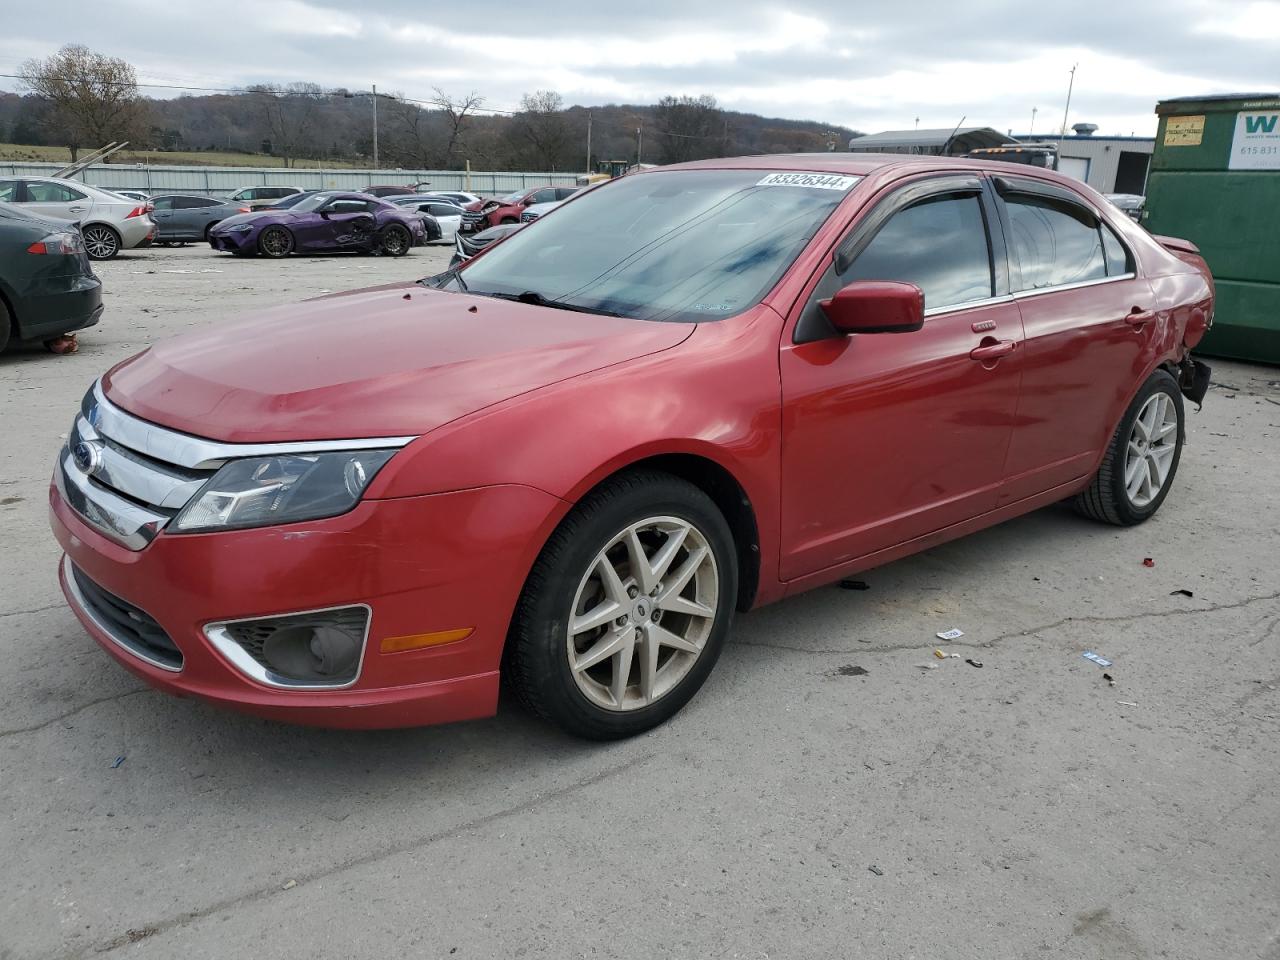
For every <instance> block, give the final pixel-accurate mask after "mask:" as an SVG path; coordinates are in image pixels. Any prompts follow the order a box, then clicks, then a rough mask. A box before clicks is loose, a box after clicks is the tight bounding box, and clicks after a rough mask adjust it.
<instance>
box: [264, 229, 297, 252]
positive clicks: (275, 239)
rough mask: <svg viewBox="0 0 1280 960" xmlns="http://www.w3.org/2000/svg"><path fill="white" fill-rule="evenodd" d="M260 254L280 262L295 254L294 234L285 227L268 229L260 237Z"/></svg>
mask: <svg viewBox="0 0 1280 960" xmlns="http://www.w3.org/2000/svg"><path fill="white" fill-rule="evenodd" d="M258 252H259V253H261V254H262V255H263V256H264V257H270V258H271V259H272V260H279V259H281V258H283V257H287V256H288V255H289V254H291V253H293V234H292V233H290V232H289V231H288V230H286V229H285V228H284V227H267V229H265V230H263V231H262V234H261V235H260V236H259V237H258Z"/></svg>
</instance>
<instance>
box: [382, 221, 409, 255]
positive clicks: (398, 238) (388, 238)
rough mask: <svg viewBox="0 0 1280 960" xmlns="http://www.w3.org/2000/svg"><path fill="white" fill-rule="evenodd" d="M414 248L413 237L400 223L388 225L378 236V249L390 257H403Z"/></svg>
mask: <svg viewBox="0 0 1280 960" xmlns="http://www.w3.org/2000/svg"><path fill="white" fill-rule="evenodd" d="M412 246H413V237H412V235H411V234H410V233H409V231H408V230H407V229H406V228H405V227H402V226H401V225H400V224H398V223H393V224H390V225H388V226H387V227H385V228H384V229H383V231H382V233H380V234H379V235H378V249H379V250H381V251H382V253H383V254H384V255H385V256H388V257H403V256H404V255H405V254H406V253H408V252H409V249H410V248H411V247H412Z"/></svg>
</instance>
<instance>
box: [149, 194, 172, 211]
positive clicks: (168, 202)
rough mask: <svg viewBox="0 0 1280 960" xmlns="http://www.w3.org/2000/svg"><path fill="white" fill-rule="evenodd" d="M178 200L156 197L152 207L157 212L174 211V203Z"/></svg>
mask: <svg viewBox="0 0 1280 960" xmlns="http://www.w3.org/2000/svg"><path fill="white" fill-rule="evenodd" d="M177 199H178V198H177V197H156V198H155V199H154V200H152V201H151V205H152V206H154V207H155V208H156V209H157V210H172V209H173V207H174V201H175V200H177Z"/></svg>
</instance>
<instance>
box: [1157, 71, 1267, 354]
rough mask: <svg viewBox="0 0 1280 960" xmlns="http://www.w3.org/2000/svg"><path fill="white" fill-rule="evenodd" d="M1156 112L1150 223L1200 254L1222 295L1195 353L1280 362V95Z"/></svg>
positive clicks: (1229, 97) (1208, 100) (1186, 102)
mask: <svg viewBox="0 0 1280 960" xmlns="http://www.w3.org/2000/svg"><path fill="white" fill-rule="evenodd" d="M1156 113H1157V114H1158V115H1159V117H1160V129H1159V131H1158V132H1157V133H1156V149H1155V154H1154V155H1153V156H1152V158H1151V173H1150V175H1149V176H1148V178H1147V202H1146V209H1145V211H1144V213H1143V223H1144V224H1145V225H1146V227H1147V229H1148V230H1150V231H1151V232H1152V233H1156V234H1163V235H1165V236H1172V237H1182V238H1184V239H1187V240H1190V241H1192V242H1193V243H1195V244H1196V245H1197V246H1199V247H1200V252H1201V253H1202V254H1204V258H1205V260H1207V261H1208V263H1209V268H1210V269H1211V270H1212V271H1213V278H1214V283H1215V286H1216V287H1217V307H1216V311H1215V319H1214V325H1213V329H1212V330H1210V331H1209V333H1208V335H1207V336H1206V337H1205V338H1204V340H1203V341H1202V342H1201V344H1200V345H1199V346H1198V347H1197V348H1196V352H1197V353H1203V354H1206V355H1208V356H1218V357H1233V358H1236V359H1240V360H1260V361H1263V362H1265V363H1280V93H1265V94H1263V93H1247V94H1225V95H1214V96H1204V97H1180V98H1178V99H1176V100H1162V101H1161V102H1160V103H1158V104H1157V105H1156Z"/></svg>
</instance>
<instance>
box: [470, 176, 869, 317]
mask: <svg viewBox="0 0 1280 960" xmlns="http://www.w3.org/2000/svg"><path fill="white" fill-rule="evenodd" d="M858 179H859V178H858V177H850V176H835V175H829V174H804V173H768V172H766V171H763V170H673V171H670V172H654V173H646V174H643V175H640V176H633V177H624V178H622V179H620V180H615V181H612V182H610V183H608V184H606V185H604V186H602V187H599V188H597V189H595V190H591V191H589V192H586V193H583V194H582V195H581V196H580V197H577V198H575V199H574V200H573V202H572V203H566V204H565V205H564V206H563V207H562V208H561V209H560V210H558V211H557V212H556V215H555V216H554V217H548V218H546V219H545V220H542V221H540V222H538V224H537V225H536V227H531V228H527V229H525V230H522V231H521V232H520V233H518V234H516V235H514V236H512V237H509V238H508V239H507V240H506V241H504V242H503V243H502V245H501V246H498V247H495V248H494V249H493V250H491V251H489V252H487V253H486V254H485V256H483V257H481V258H479V259H477V260H476V261H474V262H473V263H469V264H468V265H467V266H466V267H465V268H464V269H463V270H462V271H461V273H462V280H463V283H464V284H465V289H466V290H467V292H469V293H473V294H482V295H483V294H488V295H491V296H506V297H516V298H521V299H526V300H529V302H539V303H544V304H550V305H553V306H564V307H568V308H571V309H573V308H576V309H581V310H592V311H598V312H601V313H615V314H620V315H622V316H627V317H634V318H636V319H640V320H672V321H683V322H697V321H702V320H718V319H721V318H723V317H728V316H732V315H733V314H736V313H740V312H741V311H743V310H745V309H747V308H748V307H751V306H754V305H755V304H757V303H759V302H760V299H761V298H762V297H763V296H764V295H765V294H766V293H767V292H768V291H769V290H770V289H771V288H772V287H773V285H774V284H775V283H776V282H777V281H778V278H779V277H781V276H782V273H783V271H785V270H786V269H787V267H789V266H790V265H791V263H792V261H794V260H795V258H796V257H797V256H799V254H800V251H801V250H803V249H804V247H805V245H806V244H807V243H808V242H809V240H810V239H811V238H812V237H813V235H814V233H815V232H816V231H817V230H818V228H819V227H820V226H821V225H822V223H823V222H824V221H825V220H826V219H827V217H828V216H830V215H831V212H832V211H833V210H834V209H835V208H836V206H837V205H838V204H839V203H840V201H841V200H843V199H844V197H845V195H846V193H847V192H848V191H849V189H850V188H852V187H853V185H854V184H855V183H856V182H857V181H858ZM531 294H532V295H536V296H530V295H531Z"/></svg>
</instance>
